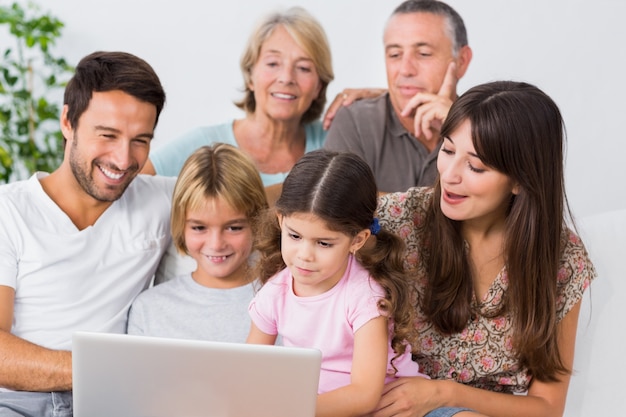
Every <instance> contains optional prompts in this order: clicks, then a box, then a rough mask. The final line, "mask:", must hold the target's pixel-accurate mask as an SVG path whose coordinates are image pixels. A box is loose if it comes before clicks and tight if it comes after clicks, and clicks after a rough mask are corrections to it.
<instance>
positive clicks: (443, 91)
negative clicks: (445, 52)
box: [437, 61, 459, 100]
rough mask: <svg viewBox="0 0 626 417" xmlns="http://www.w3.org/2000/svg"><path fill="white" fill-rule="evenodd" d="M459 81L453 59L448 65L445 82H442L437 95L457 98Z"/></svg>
mask: <svg viewBox="0 0 626 417" xmlns="http://www.w3.org/2000/svg"><path fill="white" fill-rule="evenodd" d="M458 82H459V79H458V78H456V63H455V62H454V61H453V62H450V64H449V65H448V69H447V71H446V76H445V77H444V78H443V83H441V87H440V88H439V92H438V93H437V95H438V96H440V97H446V98H449V99H450V100H454V99H455V98H456V84H457V83H458Z"/></svg>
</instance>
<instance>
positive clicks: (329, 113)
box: [322, 92, 348, 130]
mask: <svg viewBox="0 0 626 417" xmlns="http://www.w3.org/2000/svg"><path fill="white" fill-rule="evenodd" d="M347 99H348V96H347V93H343V92H342V93H339V94H337V96H336V97H335V99H334V100H333V101H332V103H330V105H329V106H328V109H327V110H326V113H325V114H324V120H323V121H322V127H323V128H324V130H328V128H329V127H330V124H331V123H332V122H333V119H334V118H335V115H336V114H337V110H339V108H340V107H341V106H343V105H344V101H345V100H347ZM346 105H347V104H346Z"/></svg>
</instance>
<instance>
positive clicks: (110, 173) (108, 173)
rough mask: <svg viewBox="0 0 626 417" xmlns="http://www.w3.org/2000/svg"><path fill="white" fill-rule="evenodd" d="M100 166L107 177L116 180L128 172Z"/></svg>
mask: <svg viewBox="0 0 626 417" xmlns="http://www.w3.org/2000/svg"><path fill="white" fill-rule="evenodd" d="M98 168H100V172H102V173H103V174H104V176H105V177H107V178H109V179H112V180H114V181H118V180H120V179H121V178H122V177H123V176H124V175H126V172H120V173H115V172H113V171H111V170H108V169H106V168H105V167H103V166H101V165H98Z"/></svg>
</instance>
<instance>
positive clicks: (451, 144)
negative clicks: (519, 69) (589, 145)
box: [375, 81, 595, 417]
mask: <svg viewBox="0 0 626 417" xmlns="http://www.w3.org/2000/svg"><path fill="white" fill-rule="evenodd" d="M441 136H442V139H443V144H442V146H441V150H440V153H439V156H438V162H437V167H438V171H439V180H438V182H437V184H436V185H435V186H434V188H413V189H410V190H408V191H407V192H406V193H396V194H389V195H386V196H384V197H382V198H381V200H380V204H379V210H378V216H379V217H380V221H381V224H382V225H384V226H385V227H387V228H388V229H390V230H392V231H395V232H396V233H398V234H400V235H401V236H402V237H403V238H404V239H405V241H406V242H407V254H406V258H405V264H406V266H407V268H410V269H412V270H413V277H414V280H413V285H414V286H415V289H416V290H417V293H418V294H419V296H418V297H417V300H416V303H415V304H416V305H415V309H416V311H417V315H418V319H417V330H418V333H419V336H418V338H419V341H418V343H417V344H416V345H415V346H414V351H413V353H414V357H415V358H416V360H417V362H418V363H419V365H420V370H421V371H422V372H424V373H426V374H427V375H429V376H430V377H431V378H433V379H432V380H427V379H424V378H404V379H400V380H398V381H394V382H392V383H390V384H389V385H387V387H386V389H385V393H384V395H383V398H382V400H381V403H380V404H379V409H378V411H377V412H376V413H375V416H376V417H379V416H381V417H382V416H390V415H410V416H422V415H424V414H426V413H427V412H428V411H430V410H432V409H434V408H438V407H442V406H451V407H462V408H470V409H472V410H475V411H476V412H480V413H482V414H485V415H489V416H491V417H498V416H507V417H513V416H524V417H531V416H544V415H550V416H561V415H562V414H563V410H564V407H565V398H566V394H567V388H568V384H569V378H570V374H571V368H572V364H573V357H574V344H575V338H576V327H577V323H578V313H579V310H580V303H581V298H582V295H583V292H584V291H585V289H586V288H587V287H588V286H589V284H590V282H591V281H592V280H593V278H594V277H595V270H594V268H593V265H592V263H591V261H590V260H589V258H588V255H587V252H586V250H585V248H584V246H583V244H582V242H581V240H580V239H579V237H578V236H577V235H576V234H575V233H574V232H573V231H572V230H571V229H570V227H568V224H570V225H571V224H572V219H571V215H569V207H568V204H567V197H566V194H565V187H564V174H563V159H564V158H563V148H564V126H563V120H562V117H561V113H560V111H559V109H558V107H557V105H556V104H555V103H554V101H553V100H552V99H551V98H550V97H548V96H547V95H546V94H545V93H543V92H542V91H541V90H539V89H538V88H536V87H534V86H532V85H529V84H526V83H517V82H509V81H500V82H493V83H488V84H484V85H480V86H477V87H474V88H472V89H470V90H468V91H467V92H466V93H465V94H464V95H463V96H461V97H460V98H459V100H458V101H456V102H455V103H454V105H453V106H452V108H451V110H450V113H449V114H448V117H447V119H446V121H445V123H444V125H443V126H442V131H441ZM510 394H525V395H510Z"/></svg>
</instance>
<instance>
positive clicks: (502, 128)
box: [423, 81, 569, 381]
mask: <svg viewBox="0 0 626 417" xmlns="http://www.w3.org/2000/svg"><path fill="white" fill-rule="evenodd" d="M465 120H469V122H470V124H471V135H472V142H473V144H474V148H475V150H476V153H477V154H478V156H479V157H480V159H481V161H482V162H483V163H484V164H485V165H487V166H489V167H491V168H493V169H495V170H497V171H499V172H501V173H503V174H505V175H507V176H508V177H509V178H511V179H512V180H513V182H515V183H517V184H519V194H517V195H515V196H511V201H510V205H509V208H508V213H507V217H506V226H505V227H506V229H505V239H504V248H503V251H504V259H505V265H506V270H507V276H508V282H509V287H508V291H507V292H506V295H505V299H504V300H503V303H502V308H501V310H500V311H499V312H497V314H498V315H500V314H510V316H511V317H512V320H513V321H512V323H513V329H514V330H513V331H514V335H513V337H514V339H513V343H514V346H515V349H516V352H517V355H518V357H519V360H520V364H521V365H522V366H524V367H527V368H528V369H529V372H530V373H531V374H532V375H533V376H534V377H535V378H537V379H539V380H545V381H553V380H555V379H556V376H557V373H566V372H569V370H568V369H567V368H566V367H565V366H564V364H563V361H562V358H561V356H560V354H559V350H558V344H557V314H556V305H557V300H556V297H557V295H556V289H557V287H556V284H557V273H558V268H559V260H560V258H561V253H562V250H563V242H562V241H561V237H562V233H563V231H564V228H565V227H566V224H565V223H566V215H569V207H568V204H567V198H566V195H565V187H564V178H563V146H564V126H563V120H562V117H561V113H560V111H559V109H558V107H557V105H556V104H555V103H554V101H553V100H552V99H550V97H548V96H547V95H546V94H545V93H543V92H542V91H541V90H539V89H538V88H537V87H535V86H532V85H530V84H526V83H521V82H511V81H499V82H493V83H488V84H483V85H480V86H477V87H474V88H472V89H470V90H468V91H467V92H466V93H465V94H463V96H461V97H460V98H459V99H458V100H457V101H456V102H455V103H454V104H453V106H452V108H451V109H450V112H449V114H448V117H447V118H446V121H445V123H444V124H443V126H442V129H441V136H442V137H446V136H449V135H450V134H451V133H452V132H453V131H454V130H455V129H456V128H457V127H458V126H460V124H461V123H463V122H464V121H465ZM440 197H441V187H440V185H439V184H437V185H436V186H435V191H434V198H433V203H432V206H431V208H430V213H429V223H430V225H431V226H430V227H431V230H432V241H433V242H437V248H436V250H433V251H432V253H431V254H430V256H429V260H428V275H429V285H428V286H427V291H426V293H425V297H424V304H423V308H424V312H425V314H426V315H427V317H428V318H429V320H430V321H432V323H434V324H435V326H437V328H439V330H441V331H442V332H444V333H456V332H459V331H461V330H462V329H463V328H465V326H466V324H467V322H468V320H469V319H470V316H471V314H473V313H476V312H473V311H472V308H471V305H470V304H471V300H472V292H473V286H472V276H471V268H470V265H469V260H468V259H467V255H466V251H465V246H464V245H465V242H464V240H463V237H462V236H461V233H460V226H461V222H458V221H454V220H450V219H448V218H447V217H445V216H444V215H443V213H442V212H441V207H440V204H439V201H440Z"/></svg>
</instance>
